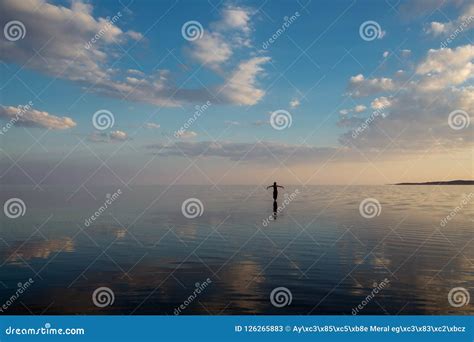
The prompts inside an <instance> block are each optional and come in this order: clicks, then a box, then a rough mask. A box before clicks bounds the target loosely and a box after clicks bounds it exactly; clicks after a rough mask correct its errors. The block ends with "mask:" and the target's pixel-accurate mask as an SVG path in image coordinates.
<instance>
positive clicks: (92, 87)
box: [0, 0, 264, 107]
mask: <svg viewBox="0 0 474 342" xmlns="http://www.w3.org/2000/svg"><path fill="white" fill-rule="evenodd" d="M227 10H229V8H227ZM0 13H2V16H3V17H5V18H15V19H16V20H20V21H21V22H23V23H24V24H25V26H26V29H27V34H26V36H25V38H24V39H21V40H18V41H16V42H14V43H12V42H10V41H8V40H6V39H2V40H0V51H2V53H1V55H0V60H2V61H4V62H6V63H15V64H19V65H22V66H24V67H26V68H30V69H33V70H36V71H38V72H40V73H43V74H46V75H48V76H52V77H58V78H62V79H67V80H70V81H73V82H76V83H78V84H79V85H81V86H85V87H87V88H88V91H89V92H91V93H97V94H100V95H105V96H109V97H114V98H119V99H124V98H126V99H127V100H128V101H135V102H142V103H148V104H152V105H156V106H166V107H173V106H180V105H182V104H184V103H196V102H202V101H203V100H204V101H207V100H209V99H211V98H213V97H214V95H215V94H216V93H217V92H218V91H220V90H222V89H223V88H224V85H222V84H212V85H206V86H205V87H201V88H191V89H187V88H181V87H180V88H177V87H176V85H175V83H174V81H173V80H174V78H173V77H172V74H171V72H170V71H169V70H158V71H156V72H153V73H152V74H148V75H145V74H144V73H143V72H140V71H138V70H134V69H128V70H122V69H118V68H111V67H110V66H109V63H111V60H112V57H113V58H114V60H115V59H116V57H117V56H118V55H119V54H121V53H123V50H122V49H124V48H126V46H125V47H122V48H120V47H119V46H121V45H126V44H127V43H128V42H129V41H130V40H131V39H135V40H141V39H142V38H143V37H142V35H141V34H139V33H138V32H134V31H124V30H122V29H121V28H120V27H119V25H120V24H121V20H123V19H122V16H120V17H118V19H117V20H116V21H114V22H112V21H111V20H107V19H106V18H101V17H97V16H94V15H93V7H92V5H89V4H84V3H82V2H80V1H74V2H73V3H72V4H71V5H70V7H66V6H62V5H55V4H50V3H47V2H45V1H43V0H25V1H16V0H4V1H0ZM223 15H224V17H223V18H224V19H223V21H222V22H221V24H220V25H218V26H219V27H221V29H222V30H224V27H225V29H226V30H231V29H233V31H235V35H230V34H231V32H230V31H229V32H227V31H226V39H227V37H228V36H227V34H229V35H230V37H234V38H236V39H237V38H239V39H238V40H239V41H240V42H242V38H243V35H247V33H246V32H247V31H248V29H247V28H248V27H249V26H248V20H247V19H245V16H244V15H242V13H240V10H236V11H235V9H232V11H230V12H226V11H224V12H223ZM246 23H247V24H246ZM57 32H60V34H57ZM99 33H100V37H99V38H97V39H95V37H97V36H96V35H99ZM206 33H207V32H206ZM93 39H94V40H95V41H93ZM228 39H229V42H227V41H223V40H222V36H221V35H220V33H215V34H212V33H210V34H205V37H203V39H202V40H199V41H197V43H196V44H195V45H192V46H193V47H195V48H196V50H192V52H191V53H192V54H193V56H194V57H195V58H197V59H199V60H201V62H204V63H207V65H209V66H210V67H212V68H213V69H214V70H217V69H218V68H219V67H221V66H223V65H224V64H225V63H226V62H228V61H229V57H230V56H232V54H233V49H235V48H238V47H241V46H243V45H242V44H240V45H238V46H237V43H236V42H234V40H233V38H228ZM247 46H248V45H247ZM35 51H40V53H41V58H38V57H37V56H36V53H35ZM254 55H255V54H254ZM33 57H34V58H33ZM253 58H257V57H253ZM253 58H252V59H250V60H249V61H241V62H238V63H240V64H238V66H237V70H236V71H230V72H228V71H224V70H219V71H220V75H221V76H223V77H224V79H225V81H226V82H227V84H228V85H229V89H234V91H235V93H236V94H235V95H232V94H228V93H227V90H225V91H223V92H222V95H221V96H217V97H216V98H215V101H216V103H231V104H243V105H248V104H255V103H256V102H258V100H260V99H261V97H262V96H263V94H264V92H263V91H262V90H260V89H258V88H257V87H256V85H255V79H256V77H257V74H258V73H260V72H262V71H263V69H262V68H260V67H258V66H257V64H263V62H260V61H259V59H258V58H257V59H253ZM252 61H253V62H252ZM255 61H259V62H256V63H254V62H255ZM249 63H250V64H249ZM252 63H253V69H254V70H253V71H252V70H250V69H252V65H251V64H252ZM229 69H230V70H232V68H231V67H230V68H229ZM240 69H243V70H242V71H243V72H244V76H243V77H240V76H239V75H237V74H236V73H238V70H240ZM237 81H243V82H244V83H243V85H242V87H241V89H238V88H237V84H236V82H237ZM245 81H248V82H249V83H245ZM253 91H255V92H256V93H255V94H250V93H249V92H253ZM240 100H242V101H240Z"/></svg>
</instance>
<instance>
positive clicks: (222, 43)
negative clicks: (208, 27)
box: [190, 31, 232, 69]
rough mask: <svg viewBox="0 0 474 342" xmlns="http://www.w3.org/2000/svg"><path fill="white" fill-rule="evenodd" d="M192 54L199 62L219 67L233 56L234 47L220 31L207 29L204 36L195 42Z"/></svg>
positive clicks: (215, 67)
mask: <svg viewBox="0 0 474 342" xmlns="http://www.w3.org/2000/svg"><path fill="white" fill-rule="evenodd" d="M190 55H191V56H192V57H193V58H194V59H196V60H197V61H198V62H200V63H203V64H205V65H207V66H209V67H211V68H213V69H218V68H219V66H220V64H222V63H224V62H226V61H227V60H228V59H229V58H230V57H231V56H232V49H231V46H230V45H229V43H228V42H227V41H226V38H225V37H223V36H222V35H221V34H220V33H217V32H209V31H205V32H204V34H203V36H202V38H200V39H197V40H195V41H194V42H193V48H192V49H191V50H190Z"/></svg>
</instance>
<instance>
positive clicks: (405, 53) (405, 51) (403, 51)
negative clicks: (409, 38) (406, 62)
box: [400, 49, 411, 57]
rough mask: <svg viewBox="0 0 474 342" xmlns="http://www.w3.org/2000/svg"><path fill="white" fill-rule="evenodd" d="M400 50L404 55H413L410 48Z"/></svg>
mask: <svg viewBox="0 0 474 342" xmlns="http://www.w3.org/2000/svg"><path fill="white" fill-rule="evenodd" d="M400 52H401V54H402V57H408V56H410V55H411V50H409V49H403V50H401V51H400Z"/></svg>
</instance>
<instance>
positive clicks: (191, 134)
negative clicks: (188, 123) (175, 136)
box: [179, 131, 197, 139]
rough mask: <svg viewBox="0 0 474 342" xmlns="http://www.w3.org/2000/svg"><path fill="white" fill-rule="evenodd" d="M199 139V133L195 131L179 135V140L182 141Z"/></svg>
mask: <svg viewBox="0 0 474 342" xmlns="http://www.w3.org/2000/svg"><path fill="white" fill-rule="evenodd" d="M195 137H197V133H196V132H194V131H183V132H181V133H180V134H179V138H181V139H192V138H195Z"/></svg>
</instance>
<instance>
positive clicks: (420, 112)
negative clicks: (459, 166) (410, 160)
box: [338, 45, 474, 154]
mask: <svg viewBox="0 0 474 342" xmlns="http://www.w3.org/2000/svg"><path fill="white" fill-rule="evenodd" d="M473 49H474V46H473V45H466V46H461V47H458V48H456V49H439V50H429V51H428V53H427V55H426V57H425V58H424V59H422V61H421V62H419V63H418V65H417V66H415V70H416V74H415V76H416V77H413V80H411V81H410V82H406V83H400V84H397V85H396V86H395V84H393V82H392V85H391V86H390V87H380V88H384V89H387V88H392V92H391V93H390V96H389V97H385V96H382V97H378V98H375V99H374V100H373V101H372V102H371V107H372V109H374V110H376V111H377V112H379V111H380V110H383V113H384V114H385V115H375V116H374V115H373V113H372V114H370V115H368V116H367V117H366V118H360V117H357V118H355V117H343V118H342V119H341V120H340V122H339V123H338V124H339V125H340V126H346V127H350V128H351V130H350V131H348V132H346V133H344V134H343V135H342V136H341V137H340V142H341V143H342V144H344V145H346V146H352V145H354V146H357V148H358V149H370V151H382V150H383V151H384V152H385V153H390V152H393V151H394V150H398V151H399V153H402V154H406V153H407V152H408V151H418V152H420V151H424V150H426V149H430V150H433V151H435V150H438V151H441V152H445V151H451V150H452V149H455V150H459V151H461V150H466V149H467V150H472V147H473V144H474V134H472V133H473V132H472V127H467V128H465V129H463V130H459V131H455V130H453V129H451V128H450V127H449V125H448V116H449V113H451V112H452V111H454V110H462V111H465V112H466V113H468V115H470V117H471V122H472V121H474V116H473V113H474V86H473V85H472V84H469V83H468V82H467V81H468V80H470V79H472V77H473V75H474V72H473V66H472V60H473V58H474V51H473ZM366 81H367V80H366V79H365V78H363V76H361V75H358V76H356V77H354V78H353V79H352V83H359V84H364V82H366ZM381 83H382V82H377V85H380V84H381ZM364 86H365V84H364ZM365 93H366V94H369V93H371V92H369V91H367V92H365ZM367 119H370V120H369V121H367ZM364 124H365V125H366V126H367V127H366V128H364V130H363V132H361V133H360V134H357V136H356V137H354V136H353V130H354V129H357V128H359V127H362V126H363V125H364ZM393 141H396V143H393ZM385 153H384V154H385Z"/></svg>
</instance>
